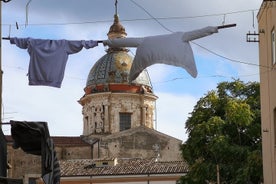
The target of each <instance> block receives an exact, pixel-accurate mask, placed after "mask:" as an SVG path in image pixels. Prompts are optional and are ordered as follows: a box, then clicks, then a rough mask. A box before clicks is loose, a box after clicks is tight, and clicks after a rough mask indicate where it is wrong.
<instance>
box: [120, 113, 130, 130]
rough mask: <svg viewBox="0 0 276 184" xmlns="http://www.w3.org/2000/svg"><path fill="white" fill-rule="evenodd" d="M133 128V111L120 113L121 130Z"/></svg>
mask: <svg viewBox="0 0 276 184" xmlns="http://www.w3.org/2000/svg"><path fill="white" fill-rule="evenodd" d="M130 128H131V113H120V131H123V130H127V129H130Z"/></svg>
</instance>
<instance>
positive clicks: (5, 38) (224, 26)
mask: <svg viewBox="0 0 276 184" xmlns="http://www.w3.org/2000/svg"><path fill="white" fill-rule="evenodd" d="M236 25H237V24H226V25H222V26H217V28H218V29H224V28H230V27H235V26H236ZM2 40H10V37H2ZM97 42H98V43H103V42H104V40H97Z"/></svg>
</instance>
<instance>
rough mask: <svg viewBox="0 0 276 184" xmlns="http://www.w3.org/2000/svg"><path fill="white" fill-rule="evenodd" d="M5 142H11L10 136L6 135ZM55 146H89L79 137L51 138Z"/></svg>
mask: <svg viewBox="0 0 276 184" xmlns="http://www.w3.org/2000/svg"><path fill="white" fill-rule="evenodd" d="M5 137H6V140H7V142H13V139H12V136H11V135H6V136H5ZM51 138H52V139H53V141H54V144H55V146H62V145H67V146H89V144H88V143H87V142H85V141H83V140H82V139H81V137H64V136H52V137H51Z"/></svg>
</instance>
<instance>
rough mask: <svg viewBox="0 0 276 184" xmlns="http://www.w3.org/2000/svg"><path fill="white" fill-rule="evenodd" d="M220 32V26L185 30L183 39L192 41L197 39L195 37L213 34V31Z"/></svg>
mask: <svg viewBox="0 0 276 184" xmlns="http://www.w3.org/2000/svg"><path fill="white" fill-rule="evenodd" d="M217 32H218V27H211V26H209V27H205V28H202V29H197V30H194V31H189V32H185V33H184V34H183V37H182V40H183V41H184V42H185V41H191V40H195V39H199V38H202V37H205V36H208V35H211V34H213V33H217Z"/></svg>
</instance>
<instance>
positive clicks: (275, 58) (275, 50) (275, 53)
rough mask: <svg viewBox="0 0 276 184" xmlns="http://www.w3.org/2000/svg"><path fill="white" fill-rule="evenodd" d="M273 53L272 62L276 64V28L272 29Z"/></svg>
mask: <svg viewBox="0 0 276 184" xmlns="http://www.w3.org/2000/svg"><path fill="white" fill-rule="evenodd" d="M271 53H272V64H273V65H274V64H276V35H275V30H274V28H273V30H272V31H271Z"/></svg>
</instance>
